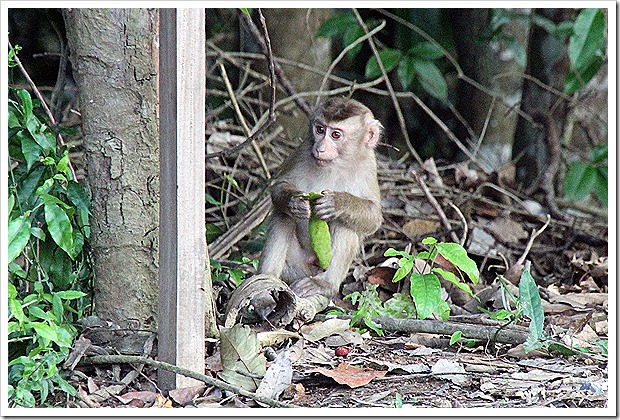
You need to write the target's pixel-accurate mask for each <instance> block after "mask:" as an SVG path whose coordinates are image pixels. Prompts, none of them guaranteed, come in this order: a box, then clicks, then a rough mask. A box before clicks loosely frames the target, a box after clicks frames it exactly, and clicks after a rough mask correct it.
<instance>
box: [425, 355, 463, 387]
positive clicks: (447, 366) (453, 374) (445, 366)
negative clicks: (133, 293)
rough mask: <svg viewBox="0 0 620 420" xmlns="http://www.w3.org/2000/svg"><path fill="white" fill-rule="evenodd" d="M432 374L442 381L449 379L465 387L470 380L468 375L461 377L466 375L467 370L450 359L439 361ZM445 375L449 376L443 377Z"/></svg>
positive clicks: (432, 369)
mask: <svg viewBox="0 0 620 420" xmlns="http://www.w3.org/2000/svg"><path fill="white" fill-rule="evenodd" d="M431 372H432V373H433V374H435V375H437V377H439V378H441V379H447V380H449V381H452V382H453V383H455V384H458V385H463V384H465V383H466V382H468V380H469V378H468V377H467V376H466V375H459V373H465V368H464V367H463V366H461V364H460V363H458V362H453V361H450V360H448V359H439V360H437V362H435V364H434V365H433V367H432V368H431ZM445 373H447V374H449V375H442V374H445Z"/></svg>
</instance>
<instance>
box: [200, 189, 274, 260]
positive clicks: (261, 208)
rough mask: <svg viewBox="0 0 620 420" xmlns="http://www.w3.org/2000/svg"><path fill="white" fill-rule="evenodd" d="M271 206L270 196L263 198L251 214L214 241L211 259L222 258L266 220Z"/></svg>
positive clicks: (210, 247) (210, 250) (211, 248)
mask: <svg viewBox="0 0 620 420" xmlns="http://www.w3.org/2000/svg"><path fill="white" fill-rule="evenodd" d="M270 206H271V198H270V197H269V196H267V197H265V198H263V199H262V200H261V201H260V202H259V203H258V204H256V205H255V206H254V207H253V208H252V210H251V211H250V213H249V214H247V215H246V216H245V217H244V218H243V219H241V220H240V221H239V222H238V223H237V224H235V225H234V226H231V227H230V228H229V229H227V230H226V232H224V234H222V235H221V236H219V237H218V238H217V239H216V240H215V241H213V243H211V244H209V257H211V258H213V259H215V260H218V259H220V258H222V257H223V256H224V254H225V253H226V251H228V250H229V249H230V248H231V247H233V246H234V245H235V244H236V243H237V242H239V240H241V239H242V238H243V237H245V236H246V235H247V234H248V233H250V232H251V231H252V229H254V228H255V227H256V226H258V225H260V224H261V223H262V221H263V220H265V217H267V214H268V213H269V209H270Z"/></svg>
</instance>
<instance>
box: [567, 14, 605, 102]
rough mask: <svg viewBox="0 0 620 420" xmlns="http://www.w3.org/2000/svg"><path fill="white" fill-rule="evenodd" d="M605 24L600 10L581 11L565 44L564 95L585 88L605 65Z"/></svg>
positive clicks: (603, 15)
mask: <svg viewBox="0 0 620 420" xmlns="http://www.w3.org/2000/svg"><path fill="white" fill-rule="evenodd" d="M606 45H607V21H606V19H605V14H604V12H603V10H602V9H583V10H582V11H581V12H580V13H579V16H577V19H576V20H575V23H574V25H573V31H572V34H571V36H570V38H569V42H568V58H569V59H570V64H571V66H570V69H569V71H568V74H567V75H566V79H565V80H564V93H566V94H571V93H574V92H576V91H578V90H579V89H581V88H582V87H584V86H585V85H586V84H587V83H588V82H589V81H590V80H591V79H592V78H593V77H594V75H595V74H596V73H597V72H598V71H599V69H600V68H601V66H602V65H603V62H604V61H605V47H606Z"/></svg>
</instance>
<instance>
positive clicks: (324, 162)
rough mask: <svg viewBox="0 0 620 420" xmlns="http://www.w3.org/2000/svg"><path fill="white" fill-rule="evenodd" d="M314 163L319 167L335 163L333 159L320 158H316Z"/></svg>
mask: <svg viewBox="0 0 620 420" xmlns="http://www.w3.org/2000/svg"><path fill="white" fill-rule="evenodd" d="M314 161H315V162H316V164H317V165H319V166H327V165H329V164H331V163H332V162H333V159H319V158H314Z"/></svg>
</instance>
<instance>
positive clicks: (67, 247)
mask: <svg viewBox="0 0 620 420" xmlns="http://www.w3.org/2000/svg"><path fill="white" fill-rule="evenodd" d="M45 222H46V223H47V229H48V230H49V232H50V235H51V236H52V239H54V242H56V244H57V245H58V246H59V247H61V248H62V249H63V250H64V251H65V252H66V253H67V254H68V255H69V256H71V257H72V258H73V256H72V250H73V226H71V221H70V220H69V217H68V216H67V213H66V212H65V211H64V210H63V209H62V208H60V206H58V205H57V204H55V203H52V202H47V203H45Z"/></svg>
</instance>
